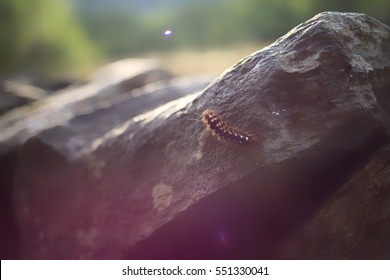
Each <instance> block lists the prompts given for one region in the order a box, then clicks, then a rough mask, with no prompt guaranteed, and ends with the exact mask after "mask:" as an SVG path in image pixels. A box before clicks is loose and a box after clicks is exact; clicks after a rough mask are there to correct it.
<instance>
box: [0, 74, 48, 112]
mask: <svg viewBox="0 0 390 280" xmlns="http://www.w3.org/2000/svg"><path fill="white" fill-rule="evenodd" d="M46 94H47V93H46V92H45V91H44V90H43V89H41V88H38V87H35V86H33V85H30V84H28V83H26V82H24V81H20V80H17V79H14V80H12V79H10V80H4V81H1V82H0V116H1V115H2V114H4V113H6V112H7V111H9V110H11V109H13V108H16V107H19V106H22V105H26V104H29V103H31V102H34V101H37V100H39V99H41V98H43V97H45V96H46Z"/></svg>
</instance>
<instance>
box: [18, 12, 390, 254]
mask: <svg viewBox="0 0 390 280" xmlns="http://www.w3.org/2000/svg"><path fill="white" fill-rule="evenodd" d="M389 89H390V29H389V27H387V26H385V25H383V24H381V23H380V22H378V21H377V20H375V19H373V18H370V17H368V16H366V15H362V14H352V13H322V14H319V15H318V16H316V17H314V18H313V19H311V20H309V21H307V22H305V23H303V24H301V25H299V26H298V27H297V28H295V29H294V30H292V31H291V32H290V33H288V34H287V35H286V36H284V37H282V38H281V39H279V40H278V41H276V42H275V43H274V44H273V45H271V46H269V47H267V48H265V49H263V50H261V51H259V52H257V53H255V54H253V55H251V56H249V57H247V58H246V59H244V60H242V61H240V62H239V63H238V64H236V65H235V66H234V67H233V68H232V69H230V71H228V72H226V73H225V74H224V75H223V76H221V77H220V78H219V79H217V80H215V81H214V82H213V83H212V84H211V85H210V86H209V87H208V88H207V89H206V90H205V91H204V92H203V94H202V95H200V96H199V97H197V98H196V99H195V100H193V99H194V97H195V96H188V97H183V98H181V99H179V100H175V101H172V102H170V103H168V104H166V105H164V106H162V107H159V108H157V109H155V110H152V111H149V112H148V113H145V114H142V115H137V116H135V117H134V118H132V119H131V120H129V121H128V122H126V123H123V124H122V125H120V126H118V127H116V128H114V129H112V130H111V131H109V132H108V133H106V134H104V135H103V136H101V137H98V138H96V139H95V140H93V141H92V140H91V142H90V143H89V144H88V145H86V144H83V147H84V149H83V152H82V153H79V154H78V156H76V157H67V156H66V155H68V154H70V152H69V149H68V150H66V149H65V152H64V150H62V149H61V147H57V146H55V143H56V141H54V142H53V141H47V139H49V138H50V131H49V132H45V133H42V134H40V135H38V136H37V137H34V138H32V139H30V140H29V141H28V142H27V143H26V144H25V145H24V146H23V148H22V149H21V151H20V156H19V157H18V159H17V163H16V165H17V167H16V172H15V178H14V182H15V185H14V201H15V207H14V209H15V216H16V224H17V229H18V232H19V236H20V239H19V242H18V245H19V246H20V257H21V258H44V259H47V258H49V259H51V258H57V259H58V258H65V259H68V258H71V259H73V258H88V259H90V258H93V259H98V258H104V259H107V258H137V259H139V258H142V259H143V258H147V259H149V258H151V259H160V258H168V259H169V258H185V259H195V258H196V259H197V258H201V259H208V258H218V259H227V258H234V259H237V258H256V259H258V258H278V257H279V256H280V255H278V254H277V252H279V251H277V249H278V246H280V244H282V243H283V241H284V240H286V238H288V237H289V236H290V235H291V234H292V233H293V232H294V230H297V228H298V227H299V226H300V225H302V224H304V223H305V221H307V220H308V219H310V217H312V216H313V215H314V214H315V213H316V211H318V210H319V208H320V206H321V205H323V203H325V201H326V200H327V199H329V198H331V197H332V195H334V194H335V193H337V191H338V190H340V189H341V190H342V189H344V188H345V187H347V185H345V183H346V182H348V180H349V178H351V176H354V174H357V172H359V170H361V168H362V166H364V165H365V164H366V163H367V162H368V161H369V159H370V157H372V156H373V155H374V154H376V153H378V151H380V150H381V149H382V148H383V147H384V145H386V144H387V143H388V134H387V129H388V124H389V112H390V111H389V109H390V106H389V104H390V101H389V97H388V96H387V95H388V92H389ZM192 100H193V101H192ZM191 101H192V102H191ZM206 109H211V110H213V111H215V112H216V113H218V115H219V116H220V118H221V119H223V121H224V122H225V123H226V124H227V126H229V130H234V128H233V127H235V128H239V129H240V130H242V131H245V132H247V133H249V134H250V135H252V136H253V137H254V138H255V139H256V142H255V143H253V144H250V145H243V144H235V143H230V142H229V143H228V142H224V141H218V140H217V139H216V137H213V136H212V135H211V134H210V133H209V131H207V130H206V129H205V126H204V125H203V124H202V122H201V121H200V116H199V114H200V113H202V112H203V111H204V110H206ZM194 119H195V120H194ZM59 131H66V130H59ZM48 133H49V134H48ZM57 133H60V132H57ZM72 133H73V135H75V134H76V133H75V132H72ZM58 143H59V142H58ZM67 143H69V142H67ZM387 169H388V168H387ZM387 169H386V172H388V170H387ZM383 186H386V184H384V185H383ZM386 188H388V184H387V186H386V187H384V188H383V189H386ZM381 191H382V190H381ZM352 206H353V204H352ZM349 210H350V211H354V209H349ZM387 218H388V217H384V218H383V219H382V221H386V219H387ZM357 221H359V220H357ZM384 224H385V223H382V224H380V226H379V229H378V228H377V229H371V233H370V235H369V236H371V237H370V238H373V237H376V236H378V230H379V231H380V230H381V229H383V230H388V227H385V226H383V225H384ZM381 225H382V226H381ZM381 240H382V239H381ZM367 244H369V243H367V242H366V243H364V244H362V245H361V247H360V248H361V250H365V249H364V248H365V247H364V246H366V247H367V246H368V245H367ZM329 256H330V255H329Z"/></svg>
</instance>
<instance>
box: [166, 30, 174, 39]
mask: <svg viewBox="0 0 390 280" xmlns="http://www.w3.org/2000/svg"><path fill="white" fill-rule="evenodd" d="M172 34H173V32H172V30H170V29H167V30H165V32H164V36H165V37H170V36H171V35H172Z"/></svg>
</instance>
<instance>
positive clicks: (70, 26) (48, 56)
mask: <svg viewBox="0 0 390 280" xmlns="http://www.w3.org/2000/svg"><path fill="white" fill-rule="evenodd" d="M93 59H94V51H93V47H92V45H91V44H90V43H89V42H88V40H87V39H86V37H85V34H84V33H83V32H82V29H81V28H80V26H79V25H78V24H77V21H76V20H75V18H74V17H73V16H72V11H71V9H70V7H68V6H67V5H65V3H64V2H63V1H60V0H36V1H25V0H1V1H0V60H1V61H2V63H1V65H0V74H2V75H4V74H11V73H16V72H29V73H34V74H40V75H52V74H56V73H70V72H72V71H75V70H76V71H77V70H84V69H85V67H87V66H88V65H90V63H92V61H93Z"/></svg>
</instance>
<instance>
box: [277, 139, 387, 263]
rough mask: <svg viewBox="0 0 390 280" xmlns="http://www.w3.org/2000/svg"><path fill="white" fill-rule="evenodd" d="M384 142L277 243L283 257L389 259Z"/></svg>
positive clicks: (279, 254)
mask: <svg viewBox="0 0 390 280" xmlns="http://www.w3.org/2000/svg"><path fill="white" fill-rule="evenodd" d="M389 234H390V146H388V145H387V146H385V147H382V148H381V149H380V150H379V151H378V152H377V153H376V154H375V155H374V156H373V157H372V158H371V159H370V161H369V162H368V163H367V164H366V165H364V166H362V168H361V169H360V170H359V171H358V172H356V173H355V174H354V175H353V176H352V178H351V179H349V180H348V182H347V183H346V184H344V186H343V187H342V188H341V189H340V190H339V191H338V192H337V193H335V194H334V195H333V196H332V197H331V198H330V199H329V200H328V201H327V202H326V203H325V204H324V205H323V206H322V207H321V210H320V211H319V212H318V213H316V214H315V216H314V217H313V218H311V219H310V220H309V221H308V222H307V223H306V224H305V225H304V227H303V228H302V227H299V228H298V229H297V230H295V232H294V233H293V234H292V236H291V237H289V238H288V240H286V241H285V242H284V243H282V244H281V245H280V246H279V248H280V249H279V250H280V252H278V254H277V256H278V257H279V258H285V259H389V258H390V242H389Z"/></svg>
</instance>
